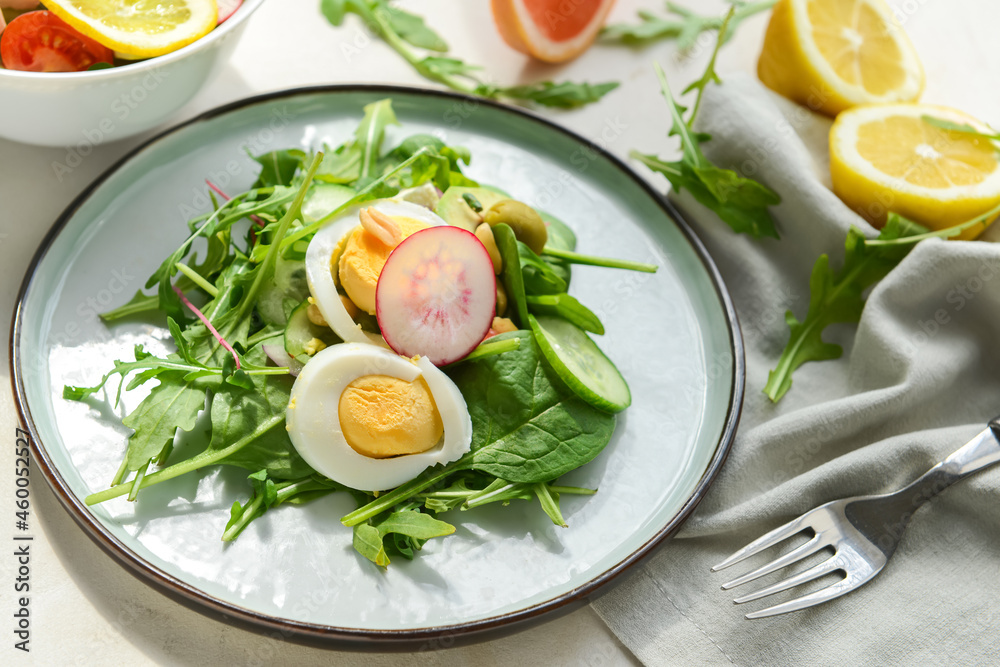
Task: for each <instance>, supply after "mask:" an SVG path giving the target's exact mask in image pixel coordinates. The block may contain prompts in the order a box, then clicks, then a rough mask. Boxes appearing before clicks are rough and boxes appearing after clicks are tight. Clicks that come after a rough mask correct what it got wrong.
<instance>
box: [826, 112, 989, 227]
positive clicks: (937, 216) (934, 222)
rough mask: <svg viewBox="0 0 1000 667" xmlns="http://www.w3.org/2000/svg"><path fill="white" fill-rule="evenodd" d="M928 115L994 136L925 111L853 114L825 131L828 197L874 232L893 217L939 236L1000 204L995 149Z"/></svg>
mask: <svg viewBox="0 0 1000 667" xmlns="http://www.w3.org/2000/svg"><path fill="white" fill-rule="evenodd" d="M925 116H929V117H932V118H937V119H940V120H943V121H948V122H952V123H957V124H960V125H970V126H972V127H973V128H975V129H976V130H978V131H980V132H985V133H992V132H991V130H990V129H989V128H988V127H987V126H985V125H983V124H982V123H980V122H979V121H978V120H976V119H975V118H972V117H971V116H969V115H967V114H965V113H962V112H961V111H956V110H955V109H949V108H947V107H939V106H932V105H926V104H882V105H874V106H867V107H858V108H856V109H850V110H848V111H845V112H843V113H842V114H840V115H839V116H837V120H836V121H835V122H834V124H833V127H832V128H831V129H830V176H831V179H832V181H833V191H834V192H835V193H836V194H837V196H838V197H840V198H841V199H842V200H843V201H844V203H846V204H847V205H848V206H850V207H851V208H853V209H854V210H855V211H857V212H858V213H859V214H860V215H861V216H863V217H865V218H867V219H868V220H869V221H871V222H872V223H874V224H875V225H876V226H881V225H882V224H884V223H885V220H886V217H887V213H888V212H889V211H892V212H895V213H899V214H900V215H903V216H905V217H907V218H909V219H911V220H913V221H915V222H919V223H920V224H922V225H924V226H926V227H929V228H931V229H944V228H946V227H952V226H954V225H957V224H959V223H961V222H965V221H966V220H971V219H972V218H974V217H976V216H978V215H981V214H983V213H985V212H986V211H988V210H989V209H990V208H992V207H994V206H996V205H997V203H1000V162H998V159H997V149H996V147H995V146H994V144H993V142H992V141H990V140H989V139H987V138H985V137H977V136H975V135H971V134H967V133H964V132H957V131H954V130H945V129H941V128H940V127H937V126H935V125H932V124H931V123H929V122H927V121H926V120H925V119H924V117H925ZM983 229H984V226H979V225H977V226H975V227H974V228H972V229H969V230H966V231H965V232H963V234H962V235H961V236H960V237H959V238H966V239H968V238H975V237H976V236H978V235H979V234H980V233H981V232H982V231H983Z"/></svg>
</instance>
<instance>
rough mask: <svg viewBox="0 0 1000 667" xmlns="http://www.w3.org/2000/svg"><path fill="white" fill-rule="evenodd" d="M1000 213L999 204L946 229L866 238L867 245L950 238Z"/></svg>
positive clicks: (907, 243)
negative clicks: (898, 236) (882, 237)
mask: <svg viewBox="0 0 1000 667" xmlns="http://www.w3.org/2000/svg"><path fill="white" fill-rule="evenodd" d="M998 214H1000V204H997V205H996V206H994V207H993V208H991V209H990V210H988V211H986V213H983V214H982V215H977V216H976V217H974V218H972V219H971V220H966V221H965V222H963V223H960V224H957V225H953V226H951V227H946V228H944V229H939V230H937V231H933V232H927V233H925V234H916V235H914V236H901V237H900V238H898V239H881V240H880V239H872V240H870V241H869V240H867V239H866V240H865V245H866V246H869V247H877V246H892V245H912V244H915V243H919V242H920V241H924V240H926V239H940V238H950V237H952V236H958V235H959V234H961V233H962V232H964V231H965V230H966V229H970V228H972V227H975V226H976V225H979V224H983V223H985V222H986V221H987V220H989V219H990V218H992V217H993V216H995V215H998Z"/></svg>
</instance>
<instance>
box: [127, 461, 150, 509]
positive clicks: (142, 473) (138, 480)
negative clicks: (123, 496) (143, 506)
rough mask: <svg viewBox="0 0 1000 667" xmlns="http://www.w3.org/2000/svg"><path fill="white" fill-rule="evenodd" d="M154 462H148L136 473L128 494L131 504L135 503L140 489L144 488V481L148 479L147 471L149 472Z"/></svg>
mask: <svg viewBox="0 0 1000 667" xmlns="http://www.w3.org/2000/svg"><path fill="white" fill-rule="evenodd" d="M152 462H153V459H150V460H148V461H146V465H144V466H142V467H141V468H139V469H138V470H136V471H135V479H134V480H132V485H131V488H129V492H128V499H129V502H135V499H136V496H138V495H139V489H141V488H142V480H143V479H145V478H146V471H147V470H149V464H150V463H152Z"/></svg>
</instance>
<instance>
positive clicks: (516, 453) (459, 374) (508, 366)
mask: <svg viewBox="0 0 1000 667" xmlns="http://www.w3.org/2000/svg"><path fill="white" fill-rule="evenodd" d="M506 335H508V336H518V337H520V338H522V340H521V344H520V346H519V347H518V349H517V350H516V351H515V352H509V353H507V354H501V355H496V356H492V357H486V358H483V359H480V360H479V361H474V362H469V363H467V364H461V365H459V366H456V367H454V368H453V369H450V371H449V375H451V377H452V380H454V382H455V384H456V385H458V388H459V390H461V392H462V395H463V396H465V397H466V403H467V404H468V407H469V414H470V416H471V417H472V451H471V452H470V454H468V455H467V456H468V457H469V462H470V464H471V467H472V468H474V469H475V470H480V471H482V472H486V473H489V474H491V475H494V476H495V477H499V478H501V479H504V480H507V481H509V482H524V483H535V482H548V481H550V480H553V479H555V478H556V477H559V476H560V475H563V474H565V473H567V472H569V471H570V470H574V469H576V468H579V467H580V466H582V465H583V464H585V463H587V462H588V461H590V460H591V459H592V458H594V457H595V456H597V454H598V453H599V452H600V451H601V450H602V449H604V446H605V445H607V444H608V442H609V441H610V439H611V434H612V432H613V431H614V427H615V418H614V416H613V415H609V414H607V413H604V412H601V411H599V410H596V409H594V408H592V407H590V406H589V405H587V404H586V403H584V402H583V401H581V400H580V399H578V398H577V397H576V395H575V394H574V393H573V392H572V391H570V390H569V389H567V388H566V387H565V386H563V384H562V382H561V381H560V380H559V379H558V377H557V376H556V374H555V373H554V372H553V371H552V370H551V369H550V368H549V367H548V366H547V365H546V363H545V361H544V357H543V356H542V353H541V351H540V350H539V349H538V346H537V344H535V342H534V340H533V339H532V338H531V337H530V336H529V335H528V334H527V333H523V332H515V333H512V334H506Z"/></svg>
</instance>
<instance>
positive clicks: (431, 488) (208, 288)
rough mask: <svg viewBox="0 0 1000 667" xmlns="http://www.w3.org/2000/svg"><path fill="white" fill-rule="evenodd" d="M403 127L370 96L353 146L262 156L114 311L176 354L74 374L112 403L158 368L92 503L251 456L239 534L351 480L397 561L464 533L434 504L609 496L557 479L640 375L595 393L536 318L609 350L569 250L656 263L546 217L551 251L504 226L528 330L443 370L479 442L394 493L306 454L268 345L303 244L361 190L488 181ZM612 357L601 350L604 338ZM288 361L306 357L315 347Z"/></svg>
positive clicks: (609, 429)
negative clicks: (598, 403)
mask: <svg viewBox="0 0 1000 667" xmlns="http://www.w3.org/2000/svg"><path fill="white" fill-rule="evenodd" d="M390 125H398V121H397V119H396V116H395V114H394V112H393V110H392V103H391V100H381V101H378V102H374V103H372V104H369V105H368V106H366V107H365V114H364V118H363V120H362V121H361V123H360V125H359V126H358V128H357V131H356V132H355V133H354V135H353V136H352V137H350V138H349V139H348V140H347V141H346V142H344V143H343V144H342V145H340V146H336V147H329V146H325V147H324V148H323V150H321V151H317V152H315V153H310V152H306V151H301V150H297V149H288V150H280V151H272V152H269V153H266V154H264V155H258V156H255V157H254V159H255V160H256V161H257V162H258V163H259V164H260V175H259V177H258V179H257V181H256V182H255V183H254V184H253V186H252V187H251V188H250V189H249V190H248V191H246V192H242V193H239V194H235V195H234V196H232V198H230V199H226V200H222V199H221V198H216V197H215V196H214V195H213V198H212V202H213V210H212V211H210V212H207V213H204V214H202V215H198V216H196V217H195V218H193V219H192V220H191V221H190V222H189V228H190V233H189V235H188V237H187V238H186V239H185V240H184V242H183V243H181V244H180V246H179V247H178V248H177V249H176V250H174V251H173V252H171V253H170V254H169V256H167V258H166V259H165V260H164V261H163V263H162V264H161V265H160V267H159V268H158V269H157V270H156V271H155V272H154V273H153V275H152V276H151V277H150V278H149V281H148V282H147V283H146V285H145V288H146V289H147V290H150V291H149V292H142V291H140V292H138V293H137V294H136V295H135V296H134V297H133V298H132V299H131V301H129V302H128V303H127V304H125V305H123V306H121V307H119V308H116V309H115V310H112V311H110V312H108V313H105V314H104V315H102V318H103V319H104V320H105V321H106V322H108V323H113V322H115V321H118V320H121V319H123V318H135V317H141V318H146V319H150V320H152V321H155V322H158V323H161V324H165V326H166V328H167V330H168V331H169V333H170V337H171V338H172V340H173V343H174V345H175V346H176V352H174V353H171V354H167V355H165V356H155V355H153V354H151V353H149V352H148V351H146V350H145V349H144V348H143V347H142V346H141V345H139V346H136V347H135V349H134V355H133V356H134V358H133V359H131V360H127V361H117V362H115V364H114V368H113V369H112V370H111V371H109V372H108V373H107V374H106V375H105V376H104V377H103V378H101V380H100V382H98V383H97V384H96V385H95V386H92V387H72V386H67V387H65V389H64V397H65V398H67V399H71V400H76V401H100V400H102V399H99V398H98V397H97V396H94V394H95V393H97V392H100V391H102V390H105V393H107V394H110V387H109V385H108V383H109V381H111V380H112V378H114V377H117V378H118V386H117V389H116V391H115V394H114V402H115V404H116V405H117V403H118V401H119V400H120V398H121V394H122V391H123V390H124V391H128V390H131V389H134V388H136V387H138V386H140V385H143V384H146V383H148V382H150V381H153V380H155V381H156V382H157V384H156V385H155V386H153V387H152V389H151V391H150V392H149V394H148V395H147V397H146V398H145V399H143V400H142V401H141V402H140V403H139V404H138V405H136V406H135V407H134V408H133V409H132V411H131V412H130V413H129V414H128V416H127V417H125V419H124V420H123V423H124V424H125V425H126V426H128V427H129V428H130V429H132V430H133V433H132V435H131V436H130V437H129V438H128V442H127V446H126V449H125V452H124V456H123V460H122V463H121V466H120V468H119V470H118V472H117V474H116V475H115V476H114V478H113V479H112V480H111V484H110V487H109V488H107V489H105V490H103V491H98V492H96V493H93V494H91V495H90V496H88V497H87V499H86V502H87V503H88V504H95V503H101V502H104V501H106V500H109V499H111V498H116V497H120V496H127V497H128V499H129V500H135V499H136V497H137V496H138V495H139V493H140V492H141V491H142V490H143V489H146V488H148V487H150V486H152V485H155V484H158V483H160V482H164V481H166V480H169V479H173V478H175V477H178V476H180V475H185V474H188V473H191V472H194V471H196V470H200V469H202V468H205V467H207V466H214V465H230V466H237V467H240V468H243V469H245V470H247V471H249V472H250V473H251V474H250V475H249V482H250V486H251V488H252V495H251V497H250V498H249V499H248V500H247V501H246V502H244V503H240V502H236V503H235V504H234V505H233V507H232V511H231V517H230V521H229V523H228V525H227V526H226V527H225V530H224V533H223V539H224V540H227V541H228V540H233V539H235V538H236V537H237V536H238V535H239V534H240V532H241V531H243V530H244V529H245V528H246V527H247V526H248V525H249V524H250V523H251V522H252V521H253V520H254V519H256V518H258V517H260V516H262V515H263V514H264V513H266V512H267V511H269V510H270V509H272V508H274V507H277V506H279V505H283V504H301V503H304V502H307V501H310V500H313V499H315V498H318V497H320V496H324V495H326V494H329V493H333V492H338V491H342V492H347V493H350V494H351V495H353V497H354V499H355V500H356V502H357V505H358V509H357V510H356V511H354V512H352V513H350V514H348V515H347V516H345V517H343V519H342V521H343V523H344V524H345V525H347V526H352V527H353V528H354V546H355V548H356V549H357V550H358V552H360V553H361V554H363V555H364V556H365V557H366V558H368V559H370V560H372V561H373V562H375V563H377V564H379V565H383V566H384V565H386V564H388V562H389V554H395V555H400V556H403V557H405V558H412V557H413V556H414V554H415V552H416V551H418V550H419V549H420V548H421V546H422V545H423V544H424V542H425V541H426V540H428V539H431V538H433V537H438V536H442V535H447V534H450V533H452V532H454V527H453V526H452V525H450V524H448V523H446V522H444V521H442V520H440V519H439V518H437V517H436V516H435V515H436V514H438V513H440V512H444V511H447V510H452V509H456V508H458V509H462V510H466V509H470V508H475V507H479V506H481V505H485V504H488V503H496V502H499V503H502V504H508V503H510V502H511V501H513V500H521V499H523V500H537V501H538V503H539V505H540V507H541V509H542V510H543V511H544V512H545V513H546V514H547V515H548V516H549V517H550V518H551V520H552V521H553V522H554V523H555V524H557V525H565V523H566V522H565V521H564V519H563V516H562V513H561V511H560V507H559V500H560V497H561V496H562V495H566V494H592V493H594V491H593V490H589V489H581V488H575V487H569V486H565V485H560V484H559V483H558V482H557V481H556V480H557V479H558V478H559V477H560V476H561V475H564V474H565V473H567V472H569V471H571V470H574V469H576V468H578V467H580V466H582V465H584V464H585V463H587V462H588V461H590V460H591V459H593V458H594V456H596V455H597V454H598V453H599V452H600V451H601V450H602V449H603V448H604V447H605V445H607V444H608V442H609V441H610V439H611V435H612V433H613V431H614V428H615V421H616V418H615V415H614V414H613V412H614V411H617V410H621V409H624V407H625V406H626V405H627V404H628V401H629V400H630V398H629V396H628V388H627V385H625V384H624V380H621V378H620V376H618V375H617V371H614V372H613V373H612V375H615V376H616V377H617V378H618V381H620V386H619V385H615V381H614V378H612V379H611V380H605V381H606V382H607V383H608V384H609V386H610V387H611V389H613V390H615V391H616V392H617V393H614V392H613V393H612V394H611V395H612V397H613V398H614V399H615V402H613V403H610V404H609V405H613V407H614V409H613V410H606V409H603V410H602V409H599V408H598V407H595V405H594V403H595V401H594V400H592V398H593V395H592V394H588V393H587V391H591V390H592V389H593V387H594V382H592V381H591V380H590V379H588V378H586V377H584V378H582V380H581V378H577V377H574V375H573V373H574V371H573V368H572V367H567V366H565V365H563V366H561V367H559V368H555V367H554V366H553V364H552V363H551V360H550V359H549V358H548V357H547V355H546V353H545V351H544V350H543V347H542V346H540V345H539V337H540V336H543V335H551V334H546V333H544V332H542V331H541V330H540V329H538V322H539V321H549V322H552V321H560V322H566V323H567V324H566V326H569V327H573V328H574V330H577V331H579V335H580V336H583V337H584V338H586V341H587V343H588V344H589V345H592V346H593V350H597V347H596V345H594V344H593V342H592V341H590V339H589V338H587V337H586V334H583V333H582V330H589V331H592V332H595V333H602V332H603V330H604V329H603V325H602V324H601V322H600V320H599V318H598V317H597V316H596V315H595V314H594V313H593V312H591V311H590V310H589V309H587V308H586V307H585V306H583V305H582V304H581V303H580V302H579V301H577V300H576V299H575V298H573V297H571V296H570V295H569V294H568V293H567V290H568V287H569V282H570V280H571V272H570V265H571V264H573V263H586V264H591V265H604V266H613V267H619V268H628V269H633V270H640V271H654V270H655V267H652V266H648V265H644V264H638V263H634V262H627V261H620V260H608V259H604V258H600V257H590V256H586V255H580V254H578V253H576V252H574V247H575V244H576V239H575V236H574V235H573V232H572V231H571V230H570V229H569V227H567V226H566V225H564V224H563V223H561V222H560V221H558V220H556V219H555V218H552V217H551V216H548V215H545V219H546V221H547V222H548V223H549V225H550V230H551V231H550V234H549V243H548V245H546V246H545V248H544V251H543V252H542V254H537V253H535V252H533V251H532V250H531V249H530V248H528V247H527V246H526V245H525V244H524V243H523V242H521V241H520V240H518V239H517V238H516V237H515V235H514V233H513V232H512V231H511V229H510V227H508V226H507V225H505V224H500V225H497V226H496V227H495V234H496V239H497V245H498V249H499V250H500V252H501V254H502V255H503V259H504V264H505V266H504V273H503V275H502V276H501V278H502V280H503V282H504V284H505V286H506V287H507V293H508V298H509V305H508V308H507V311H508V313H512V315H510V316H511V317H512V318H513V320H514V322H515V324H516V325H518V326H519V329H518V330H517V331H512V332H509V333H505V334H501V335H499V336H494V337H491V338H489V339H487V340H486V341H485V342H484V343H482V344H480V346H479V347H478V348H476V349H475V350H473V352H472V353H471V354H469V355H468V357H466V358H465V359H462V360H460V361H458V362H455V363H453V364H451V365H450V366H448V367H446V368H445V372H446V373H448V375H449V376H450V377H451V379H452V380H453V381H454V383H455V384H456V385H457V387H458V389H459V390H460V392H461V393H462V395H463V396H464V398H465V401H466V403H467V405H468V409H469V414H470V416H471V419H472V424H473V436H472V437H473V442H472V447H471V450H470V451H469V452H468V453H467V454H465V455H464V456H462V457H461V458H460V459H458V460H456V461H454V462H452V463H449V464H447V465H443V466H442V465H438V466H435V467H433V468H430V469H427V470H425V471H424V472H423V473H422V474H421V475H419V476H418V477H416V478H415V479H413V480H412V481H410V482H407V483H405V484H403V485H402V486H399V487H397V488H395V489H393V490H390V491H388V492H386V493H381V494H379V493H377V492H372V491H369V490H358V489H349V488H346V487H344V486H343V485H341V484H338V483H336V482H334V481H332V480H330V479H328V478H326V477H324V476H322V475H320V474H318V473H316V471H314V470H313V469H312V468H310V466H309V465H308V464H307V463H306V462H305V460H304V459H303V458H302V457H301V456H300V455H299V454H298V453H297V452H296V451H295V448H294V446H293V445H292V442H291V441H290V439H289V436H288V433H287V432H286V429H285V415H286V408H287V407H288V403H289V400H290V392H291V388H292V384H293V377H292V375H291V370H292V369H291V363H289V364H288V365H283V366H282V365H275V364H274V363H273V362H272V363H269V357H271V358H272V360H273V355H271V353H270V352H269V348H268V346H269V345H271V346H275V345H276V346H278V347H279V348H287V346H288V345H287V344H288V342H289V341H288V340H287V339H286V337H287V335H288V331H287V329H286V327H288V326H289V322H290V319H291V318H292V315H293V313H295V312H296V311H300V310H301V308H302V306H303V304H304V303H306V302H307V298H308V296H309V288H308V284H307V283H306V280H305V266H304V258H305V250H306V246H307V245H308V243H309V240H310V238H311V237H312V235H313V234H314V233H315V232H316V231H317V230H318V229H320V228H321V227H322V226H324V225H325V224H326V223H327V222H329V221H331V220H333V219H334V218H336V217H337V216H338V215H339V214H341V212H343V211H345V210H347V209H349V208H351V207H353V206H356V205H357V204H359V203H361V202H365V201H369V200H374V199H377V198H383V197H390V196H395V195H397V194H399V193H400V191H401V190H404V189H407V188H413V187H417V186H421V185H424V184H433V185H434V186H436V187H437V188H439V189H440V190H442V191H443V192H444V193H445V195H447V193H448V190H449V188H452V187H456V188H461V189H463V191H465V190H468V189H469V188H473V187H476V186H478V185H479V184H478V183H477V182H476V181H474V180H472V179H470V178H469V177H468V176H466V175H465V174H464V173H463V171H462V165H464V164H468V163H469V161H470V156H469V153H468V151H466V150H465V149H463V148H461V147H456V146H448V145H445V144H444V143H443V142H442V141H441V140H440V139H438V138H436V137H434V136H430V135H426V134H415V135H412V136H409V137H407V138H405V139H404V140H403V141H401V142H400V143H399V144H398V145H397V146H395V147H394V148H392V149H390V150H387V151H383V149H382V145H383V143H384V141H385V138H386V128H387V127H388V126H390ZM216 191H217V192H221V191H218V190H217V189H216ZM404 194H405V193H404ZM462 199H463V200H464V201H466V202H469V201H475V197H474V196H463V197H462ZM195 304H198V305H195ZM192 315H193V316H192ZM536 316H537V319H536ZM546 318H548V319H546ZM576 327H579V328H580V329H576ZM549 328H550V329H551V326H550V327H549ZM326 335H327V336H328V337H329V336H331V335H333V334H332V332H326ZM331 342H336V341H331ZM549 347H551V346H549ZM596 355H599V356H600V357H601V358H603V355H602V354H601V353H600V351H599V350H597V352H596ZM286 358H287V359H288V360H289V362H296V363H298V362H301V361H305V362H306V363H308V357H307V356H306V357H303V356H301V355H300V356H297V357H295V356H293V357H286ZM604 362H606V363H607V364H610V362H608V361H607V360H606V358H605V359H604ZM567 368H568V370H567ZM611 368H612V369H613V366H611ZM128 378H130V379H128ZM581 384H587V386H588V387H590V389H587V390H586V391H584V389H581V388H580V385H581ZM112 386H113V385H112ZM621 387H624V391H622V389H621ZM106 388H107V389H106ZM487 388H488V389H489V391H487ZM585 389H586V388H585ZM598 389H600V386H598ZM202 411H205V412H207V414H208V416H209V417H210V420H211V438H210V441H209V442H208V443H207V445H206V446H205V447H204V449H202V450H201V451H197V452H192V450H193V449H195V448H194V447H193V446H192V447H189V446H185V447H183V448H181V447H179V448H177V450H176V451H175V450H174V447H173V444H174V441H175V437H176V436H178V435H179V434H178V430H180V431H191V430H192V429H193V428H194V426H195V422H196V420H197V419H198V417H199V414H201V413H202Z"/></svg>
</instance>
